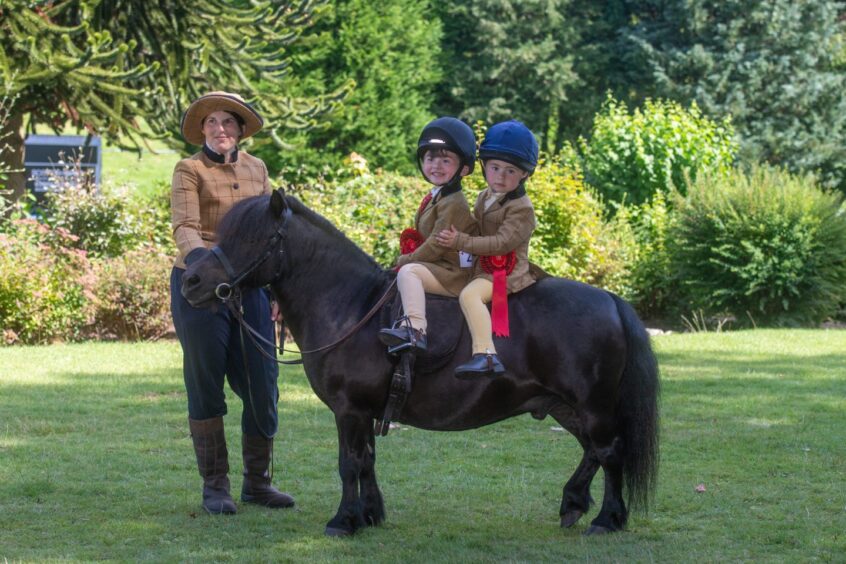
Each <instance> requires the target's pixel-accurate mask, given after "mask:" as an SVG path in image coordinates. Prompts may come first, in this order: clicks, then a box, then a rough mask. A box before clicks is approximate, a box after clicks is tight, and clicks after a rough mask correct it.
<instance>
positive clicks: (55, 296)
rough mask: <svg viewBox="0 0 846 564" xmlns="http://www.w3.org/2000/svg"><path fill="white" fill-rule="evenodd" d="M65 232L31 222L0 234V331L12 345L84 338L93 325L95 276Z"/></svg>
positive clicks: (13, 224)
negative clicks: (0, 328)
mask: <svg viewBox="0 0 846 564" xmlns="http://www.w3.org/2000/svg"><path fill="white" fill-rule="evenodd" d="M76 243H77V241H76V240H75V237H74V236H73V235H71V234H69V233H68V232H67V231H66V230H64V229H61V228H57V229H51V228H50V227H48V226H46V225H43V224H41V223H39V222H37V221H35V220H31V219H23V220H15V221H11V222H8V223H7V224H6V225H4V232H3V233H0V327H2V328H3V332H4V334H3V339H4V342H5V343H7V344H12V343H25V344H33V343H49V342H53V341H75V340H80V339H83V338H85V336H86V330H87V329H86V328H87V327H89V326H90V324H91V323H92V321H93V313H94V309H93V300H92V298H93V296H94V294H93V288H94V285H95V281H96V279H95V275H94V271H93V269H92V266H91V263H90V261H89V260H88V257H87V256H86V253H85V251H81V250H79V249H76V248H74V246H75V244H76Z"/></svg>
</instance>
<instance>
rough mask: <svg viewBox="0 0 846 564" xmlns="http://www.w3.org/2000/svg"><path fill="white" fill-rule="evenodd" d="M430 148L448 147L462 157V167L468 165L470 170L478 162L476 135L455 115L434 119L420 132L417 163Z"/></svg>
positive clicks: (418, 163)
mask: <svg viewBox="0 0 846 564" xmlns="http://www.w3.org/2000/svg"><path fill="white" fill-rule="evenodd" d="M429 149H447V150H450V151H452V152H453V153H455V154H457V155H458V156H459V158H461V166H460V167H459V173H460V171H461V167H462V166H464V165H467V166H468V167H469V168H470V172H473V166H474V165H475V164H476V136H475V135H474V134H473V130H472V129H470V126H469V125H467V124H466V123H464V122H463V121H461V120H460V119H456V118H454V117H439V118H438V119H435V120H432V121H430V122H429V123H428V125H426V127H424V128H423V131H422V132H420V138H419V139H418V140H417V165H418V166H420V161H421V160H422V159H423V156H424V155H425V154H426V151H427V150H429Z"/></svg>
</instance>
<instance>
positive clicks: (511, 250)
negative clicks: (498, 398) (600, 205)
mask: <svg viewBox="0 0 846 564" xmlns="http://www.w3.org/2000/svg"><path fill="white" fill-rule="evenodd" d="M479 160H481V161H482V172H483V174H484V176H485V182H486V183H487V188H486V189H485V190H483V191H482V192H481V193H480V194H479V196H478V198H477V199H476V206H475V208H474V210H473V213H474V215H475V218H476V221H477V223H478V228H479V230H480V235H479V236H472V235H469V234H467V233H463V232H461V230H460V229H456V227H455V226H450V228H449V229H444V230H442V231H440V232H439V233H438V235H437V236H436V240H437V242H438V244H440V245H442V246H443V247H445V248H448V249H456V250H460V251H466V252H468V253H471V254H473V255H476V256H477V257H478V260H477V261H476V264H475V267H474V272H473V278H472V280H471V281H470V283H469V284H467V286H466V287H465V288H464V289H463V290H462V291H461V294H460V295H459V297H458V300H459V303H460V304H461V310H462V311H463V312H464V316H465V317H466V318H467V325H468V326H469V327H470V335H471V337H472V339H473V356H472V358H471V359H470V361H469V362H466V363H464V364H461V365H459V366H458V367H457V368H456V369H455V374H456V376H457V377H459V378H472V377H474V376H478V375H490V376H493V375H496V374H501V373H503V372H505V367H504V366H503V364H502V362H501V361H500V359H499V357H498V356H497V354H496V348H494V344H493V338H492V333H494V334H496V335H497V336H501V337H507V336H508V334H509V331H508V303H507V295H508V294H510V293H514V292H518V291H520V290H522V289H523V288H526V287H527V286H530V285H531V284H533V283H534V282H535V278H534V276H533V275H532V274H531V273H530V270H529V240H530V239H531V237H532V232H533V231H534V230H535V225H536V223H535V211H534V208H533V207H532V202H531V201H530V200H529V197H528V196H527V195H526V186H525V182H526V179H527V178H528V177H529V176H531V174H532V173H533V172H534V170H535V167H536V166H537V164H538V142H537V139H535V136H534V135H533V134H532V132H531V131H529V129H528V128H527V127H526V126H525V125H523V124H522V123H520V122H519V121H514V120H511V121H505V122H501V123H497V124H496V125H494V126H492V127H491V128H490V129H488V132H487V134H486V135H485V139H484V141H482V144H481V146H480V147H479ZM491 301H493V303H492V307H491V310H492V311H491V312H490V313H488V309H487V306H486V304H487V303H488V302H491Z"/></svg>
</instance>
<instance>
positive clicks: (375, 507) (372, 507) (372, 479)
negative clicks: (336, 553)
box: [359, 419, 385, 525]
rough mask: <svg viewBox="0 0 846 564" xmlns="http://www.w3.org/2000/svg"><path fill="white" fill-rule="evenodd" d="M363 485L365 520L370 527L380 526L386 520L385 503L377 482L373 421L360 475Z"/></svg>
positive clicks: (368, 424)
mask: <svg viewBox="0 0 846 564" xmlns="http://www.w3.org/2000/svg"><path fill="white" fill-rule="evenodd" d="M359 483H360V484H361V503H362V506H363V510H364V520H365V522H366V523H367V524H368V525H379V524H380V523H381V522H382V521H384V520H385V503H384V502H383V501H382V492H381V491H380V490H379V484H378V483H377V482H376V435H375V434H374V432H373V420H372V419H370V420H368V422H367V449H366V451H365V453H364V465H363V466H362V468H361V474H359Z"/></svg>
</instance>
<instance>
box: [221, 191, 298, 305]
mask: <svg viewBox="0 0 846 564" xmlns="http://www.w3.org/2000/svg"><path fill="white" fill-rule="evenodd" d="M291 215H293V214H292V212H291V208H287V207H286V208H285V215H284V216H283V217H282V222H281V223H280V224H279V227H277V228H276V231H275V232H274V233H273V235H271V236H270V239H269V240H268V241H267V247H266V248H265V250H264V252H263V253H262V254H261V255H260V256H259V257H258V258H257V259H255V260H254V261H253V262H251V263H250V264H249V266H247V268H245V269H244V270H243V271H241V273H240V274H237V275H236V274H235V269H234V268H232V263H231V262H229V259H228V258H227V257H226V253H224V252H223V249H221V248H220V247H219V246H217V245H215V246H214V247H212V249H211V252H212V254H214V256H216V257H217V260H218V261H219V262H220V264H221V265H222V266H223V269H224V270H225V271H226V275H227V276H229V282H221V283H220V284H218V285H217V287H216V288H215V289H214V295H215V296H217V298H218V299H219V300H221V301H223V302H226V301H228V300H230V299H231V298H232V295H233V290H234V289H235V288H237V286H238V284H240V283H241V282H243V281H244V279H246V278H247V276H249V275H250V274H252V273H253V272H254V271H255V270H256V269H257V268H258V267H260V266H261V265H263V264H264V263H265V262H266V261H267V259H269V258H270V257H271V256H272V255H273V253H274V252H276V247H277V245H279V243H280V242H282V240H283V239H285V235H286V233H287V229H285V228H286V227H287V226H288V220H290V219H291ZM284 252H285V251H284V249H282V250H280V251H279V254H280V255H282V254H284ZM281 272H282V265H281V264H280V265H279V268H278V269H277V271H276V274H275V275H274V277H273V280H272V281H275V280H276V279H277V278H279V275H280V274H281ZM272 281H271V282H272Z"/></svg>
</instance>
